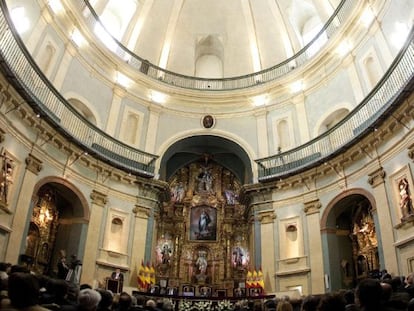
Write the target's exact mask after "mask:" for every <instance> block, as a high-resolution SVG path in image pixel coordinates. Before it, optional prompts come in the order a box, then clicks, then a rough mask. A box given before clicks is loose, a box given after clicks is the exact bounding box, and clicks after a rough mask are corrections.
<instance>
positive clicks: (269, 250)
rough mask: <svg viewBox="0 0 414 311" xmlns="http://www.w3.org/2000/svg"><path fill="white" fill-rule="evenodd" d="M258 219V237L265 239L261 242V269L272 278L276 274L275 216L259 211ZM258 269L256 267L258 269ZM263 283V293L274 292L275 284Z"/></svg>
mask: <svg viewBox="0 0 414 311" xmlns="http://www.w3.org/2000/svg"><path fill="white" fill-rule="evenodd" d="M258 219H259V221H260V235H261V236H262V237H265V238H266V240H262V248H261V250H262V255H261V259H262V260H261V267H262V268H263V273H264V274H265V275H269V276H270V277H273V276H274V275H275V273H276V271H275V263H276V258H275V246H276V245H275V243H276V242H275V239H274V236H275V233H274V230H275V229H274V224H275V219H276V215H275V212H274V211H273V209H272V210H265V211H260V212H259V213H258ZM259 268H260V267H257V269H259ZM268 283H269V282H267V283H265V289H264V290H265V292H267V293H272V292H274V291H275V283H274V282H273V283H271V284H268Z"/></svg>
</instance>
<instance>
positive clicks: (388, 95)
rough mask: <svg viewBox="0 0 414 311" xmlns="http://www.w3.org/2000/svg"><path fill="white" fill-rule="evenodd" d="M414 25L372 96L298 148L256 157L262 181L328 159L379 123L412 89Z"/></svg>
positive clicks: (294, 172)
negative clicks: (332, 125)
mask: <svg viewBox="0 0 414 311" xmlns="http://www.w3.org/2000/svg"><path fill="white" fill-rule="evenodd" d="M413 68H414V28H412V29H411V33H410V35H409V37H408V39H407V42H406V44H405V45H404V47H403V48H402V49H401V51H400V52H399V54H398V55H397V57H396V58H395V59H394V61H393V63H392V64H391V66H390V67H389V68H388V70H387V72H386V73H385V75H384V76H383V77H382V79H381V80H380V81H379V82H378V84H377V85H376V87H375V88H374V89H373V90H372V91H371V92H370V93H369V94H368V96H367V97H366V98H365V99H364V100H363V101H362V102H361V103H360V104H359V105H358V106H357V107H356V108H355V109H354V110H353V111H351V112H350V113H349V114H348V115H347V116H346V117H345V118H344V119H343V120H341V122H339V123H338V124H336V125H335V126H334V127H332V128H331V129H330V130H329V131H327V132H325V133H324V134H322V135H320V136H318V137H316V138H315V139H313V140H311V141H309V142H308V143H306V144H304V145H301V146H299V147H297V148H294V149H292V150H289V151H287V152H283V153H280V154H277V155H273V156H270V157H266V158H262V159H257V160H255V161H256V163H257V164H258V166H259V181H271V180H275V179H280V178H284V177H287V176H290V175H293V174H296V173H298V172H300V171H303V170H305V169H309V168H311V167H314V166H317V165H319V164H322V163H325V162H326V161H327V160H329V159H331V158H333V157H335V156H336V155H337V154H338V153H340V152H342V151H344V150H345V149H346V148H348V147H350V146H351V145H353V144H356V143H358V141H359V140H360V139H361V138H362V137H364V136H365V135H366V134H368V133H369V132H370V131H373V130H375V129H376V127H377V126H378V125H379V124H380V123H381V122H382V121H383V120H384V119H385V118H386V117H387V116H388V115H389V114H390V113H391V112H392V111H393V110H394V109H395V108H396V107H398V105H399V104H400V103H401V101H402V100H404V98H405V97H406V96H407V94H410V92H412V87H413V84H414V79H413V78H414V70H413Z"/></svg>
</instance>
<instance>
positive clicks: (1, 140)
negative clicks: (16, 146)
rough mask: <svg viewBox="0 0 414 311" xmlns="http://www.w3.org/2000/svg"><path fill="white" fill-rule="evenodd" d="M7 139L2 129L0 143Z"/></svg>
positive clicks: (0, 129)
mask: <svg viewBox="0 0 414 311" xmlns="http://www.w3.org/2000/svg"><path fill="white" fill-rule="evenodd" d="M5 139H6V132H5V131H4V130H3V129H2V128H0V143H2V142H4V140H5Z"/></svg>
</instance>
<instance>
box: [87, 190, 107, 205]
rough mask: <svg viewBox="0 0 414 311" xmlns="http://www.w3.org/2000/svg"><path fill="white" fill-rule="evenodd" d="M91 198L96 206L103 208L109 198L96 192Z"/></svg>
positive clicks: (93, 192) (93, 191) (92, 193)
mask: <svg viewBox="0 0 414 311" xmlns="http://www.w3.org/2000/svg"><path fill="white" fill-rule="evenodd" d="M90 198H91V199H92V204H96V205H99V206H102V207H104V206H105V205H106V203H108V196H107V195H106V194H103V193H102V192H99V191H96V190H92V192H91V195H90Z"/></svg>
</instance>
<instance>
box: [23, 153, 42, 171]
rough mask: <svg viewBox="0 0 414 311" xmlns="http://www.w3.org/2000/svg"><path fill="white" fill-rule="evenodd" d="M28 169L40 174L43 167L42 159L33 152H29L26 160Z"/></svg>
mask: <svg viewBox="0 0 414 311" xmlns="http://www.w3.org/2000/svg"><path fill="white" fill-rule="evenodd" d="M25 162H26V169H28V170H29V171H31V172H32V173H33V174H36V175H38V174H39V173H40V171H41V170H42V169H43V165H42V163H43V162H42V161H40V159H38V158H36V157H35V156H34V155H33V154H31V153H29V155H28V156H27V158H26V160H25Z"/></svg>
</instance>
